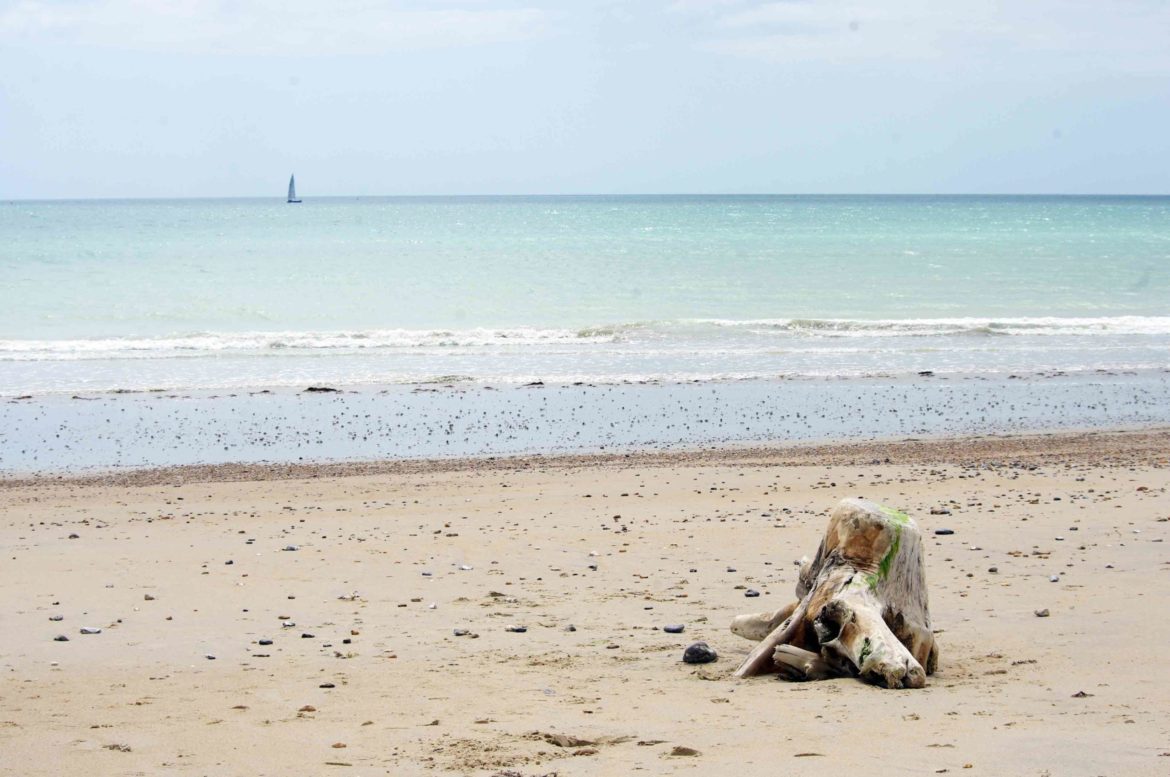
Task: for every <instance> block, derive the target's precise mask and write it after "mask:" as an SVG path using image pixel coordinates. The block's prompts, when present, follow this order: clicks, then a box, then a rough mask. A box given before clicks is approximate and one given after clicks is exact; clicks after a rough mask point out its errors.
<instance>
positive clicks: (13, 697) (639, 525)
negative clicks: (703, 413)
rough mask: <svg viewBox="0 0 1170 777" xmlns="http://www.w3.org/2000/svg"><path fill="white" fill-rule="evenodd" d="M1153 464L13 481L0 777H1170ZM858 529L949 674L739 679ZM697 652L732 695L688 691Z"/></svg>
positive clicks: (483, 467) (506, 466)
mask: <svg viewBox="0 0 1170 777" xmlns="http://www.w3.org/2000/svg"><path fill="white" fill-rule="evenodd" d="M1167 451H1170V431H1167V430H1147V431H1143V432H1134V433H1094V434H1061V435H1044V436H1033V437H1011V438H998V437H987V438H963V439H948V440H938V441H932V442H915V441H909V442H901V443H895V444H864V445H863V444H858V445H830V446H803V447H773V448H730V447H722V448H720V449H718V450H713V451H690V452H680V453H657V454H632V455H624V454H617V455H609V456H574V457H559V458H554V457H527V458H512V459H510V458H497V459H494V460H488V459H473V460H445V461H441V462H420V461H400V462H381V463H377V464H336V465H328V466H311V465H300V466H279V467H277V466H273V467H264V466H260V465H253V466H241V465H230V466H221V467H214V466H198V467H187V468H168V469H161V470H149V471H139V472H132V473H116V474H106V475H100V476H91V477H87V478H61V479H58V478H57V477H56V476H50V477H41V478H33V479H26V480H14V479H8V480H2V481H0V552H2V563H0V628H2V629H3V634H4V639H3V641H0V698H2V699H3V705H2V707H0V754H2V755H0V772H3V773H5V774H22V775H33V774H36V775H42V774H43V775H58V774H65V775H69V774H160V773H173V774H192V775H194V774H252V775H288V774H354V775H357V774H394V775H412V774H472V775H494V774H501V773H502V774H519V775H524V776H525V777H528V775H544V774H549V773H554V772H555V773H557V774H559V775H597V774H605V775H608V774H614V775H618V774H633V773H644V774H675V773H692V772H693V773H702V774H713V773H714V774H718V773H727V772H728V771H731V770H735V771H736V773H737V774H741V775H765V774H767V775H771V774H778V773H788V772H794V773H800V774H813V775H818V774H824V775H838V774H846V773H861V772H864V773H866V774H936V773H957V774H964V775H966V774H973V775H974V774H986V775H1005V774H1011V775H1044V774H1049V775H1140V774H1163V773H1166V771H1167V769H1170V722H1168V721H1170V674H1168V673H1167V672H1165V671H1164V669H1163V660H1162V656H1163V653H1164V649H1163V646H1164V645H1165V644H1166V643H1167V641H1168V640H1170V622H1168V621H1167V620H1166V619H1165V618H1164V617H1163V614H1164V613H1165V612H1167V608H1168V605H1170V593H1168V586H1167V585H1166V582H1167V580H1168V579H1170V578H1168V575H1170V550H1168V548H1167V545H1166V543H1165V542H1164V541H1163V540H1164V539H1165V538H1166V535H1167V533H1168V531H1170V522H1167V519H1170V496H1168V495H1167V487H1168V486H1170V474H1168V473H1170V454H1168V453H1167ZM846 496H865V497H868V498H872V499H876V500H879V501H882V502H884V503H886V504H889V505H892V506H895V507H898V508H901V509H904V510H906V511H907V512H909V513H910V514H911V515H912V516H913V517H914V518H915V519H916V520H917V521H918V523H919V526H920V527H921V529H922V531H923V533H924V534H925V535H926V549H927V577H928V582H929V584H930V592H931V607H932V612H933V615H934V620H935V627H936V629H937V630H938V632H939V634H938V640H939V643H940V647H941V661H940V668H939V672H938V673H937V674H936V675H934V676H933V677H932V678H931V679H930V681H929V683H928V686H927V688H926V689H924V690H918V691H887V690H883V689H879V688H875V687H872V686H868V685H865V684H862V683H861V682H859V681H857V680H852V679H840V680H832V681H826V682H820V683H807V684H790V683H785V682H783V681H779V680H776V679H772V678H757V679H752V680H747V681H738V680H734V679H732V678H731V676H730V675H731V673H732V672H733V671H734V669H735V667H736V665H737V664H738V662H739V661H740V660H741V659H742V658H743V657H744V656H745V655H746V654H747V653H748V651H749V649H750V647H751V645H750V643H748V642H744V641H742V640H740V639H738V638H737V637H735V636H733V635H732V634H731V633H730V632H729V631H728V628H727V627H728V624H729V623H730V621H731V619H732V617H733V616H735V615H737V614H739V613H743V612H752V611H759V610H763V609H768V608H773V607H777V608H778V607H780V606H782V605H783V604H785V603H787V602H788V601H790V600H791V599H792V598H794V597H793V588H794V585H795V578H796V569H795V566H793V561H794V560H796V559H798V558H799V557H800V556H802V555H805V554H811V553H812V552H813V551H814V550H815V548H816V544H817V542H818V540H819V537H820V534H821V532H822V531H823V528H824V525H825V521H826V518H827V514H828V512H829V510H831V508H832V507H833V506H834V505H835V504H836V502H837V501H838V500H839V499H841V498H843V497H846ZM932 510H933V511H935V513H936V514H932ZM939 528H949V529H953V530H954V534H953V535H949V536H936V535H935V534H934V530H935V529H939ZM74 535H75V536H74ZM993 568H994V570H995V571H991V570H992V569H993ZM1053 576H1055V577H1056V582H1050V578H1051V577H1053ZM747 588H755V589H758V590H759V591H760V592H761V594H762V595H761V596H760V597H759V598H754V599H749V598H745V595H744V594H745V590H746V589H747ZM431 605H434V606H433V607H432V606H431ZM1039 610H1048V611H1049V616H1048V617H1037V615H1036V614H1035V613H1036V612H1037V611H1039ZM58 615H59V616H61V620H59V621H54V620H51V617H53V616H58ZM671 623H680V624H684V625H685V627H686V631H685V632H684V633H683V634H681V635H674V634H667V633H664V632H663V631H662V627H663V626H664V625H667V624H671ZM292 624H295V625H292ZM570 624H571V625H572V626H573V627H574V628H575V630H572V631H570V630H567V627H568V626H569V625H570ZM510 626H520V627H524V628H525V629H526V631H523V632H514V631H508V630H507V629H508V627H510ZM83 627H93V628H100V629H101V633H99V634H82V633H80V631H81V629H82V628H83ZM456 629H466V630H467V631H469V632H470V633H469V634H467V635H465V636H455V630H456ZM58 635H62V636H65V637H67V638H68V641H55V640H54V637H56V636H58ZM261 640H265V641H267V640H271V644H260V642H261ZM347 640H348V641H347ZM696 640H704V641H707V642H708V643H709V644H710V645H711V646H712V647H713V648H714V649H715V650H716V651H718V653H719V660H718V661H717V662H715V663H713V664H708V665H704V666H701V667H695V666H690V665H687V664H684V663H682V662H681V660H680V659H681V656H682V652H683V649H684V648H685V647H686V645H688V644H690V643H691V642H693V641H696Z"/></svg>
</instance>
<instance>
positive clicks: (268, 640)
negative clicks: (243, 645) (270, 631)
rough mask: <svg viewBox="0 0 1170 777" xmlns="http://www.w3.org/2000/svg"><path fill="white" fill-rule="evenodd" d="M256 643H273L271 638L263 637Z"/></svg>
mask: <svg viewBox="0 0 1170 777" xmlns="http://www.w3.org/2000/svg"><path fill="white" fill-rule="evenodd" d="M256 644H258V645H271V644H272V640H270V639H261V640H258V641H257V643H256Z"/></svg>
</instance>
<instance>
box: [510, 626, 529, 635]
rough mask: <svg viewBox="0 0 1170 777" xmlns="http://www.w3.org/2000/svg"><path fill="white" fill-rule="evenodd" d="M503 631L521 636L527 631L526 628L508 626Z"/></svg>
mask: <svg viewBox="0 0 1170 777" xmlns="http://www.w3.org/2000/svg"><path fill="white" fill-rule="evenodd" d="M504 631H510V632H512V633H513V634H523V633H524V632H526V631H528V627H527V626H508V627H507V628H505V629H504Z"/></svg>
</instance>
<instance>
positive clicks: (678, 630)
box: [662, 623, 686, 634]
mask: <svg viewBox="0 0 1170 777" xmlns="http://www.w3.org/2000/svg"><path fill="white" fill-rule="evenodd" d="M684 628H686V627H685V626H683V625H682V624H681V623H672V624H671V625H669V626H663V627H662V630H663V631H665V632H666V633H667V634H682V633H683V629H684Z"/></svg>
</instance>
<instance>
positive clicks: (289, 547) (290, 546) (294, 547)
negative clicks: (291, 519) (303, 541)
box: [281, 545, 300, 551]
mask: <svg viewBox="0 0 1170 777" xmlns="http://www.w3.org/2000/svg"><path fill="white" fill-rule="evenodd" d="M281 550H288V551H293V550H300V548H298V547H297V546H296V545H285V546H284V547H283V548H281Z"/></svg>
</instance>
